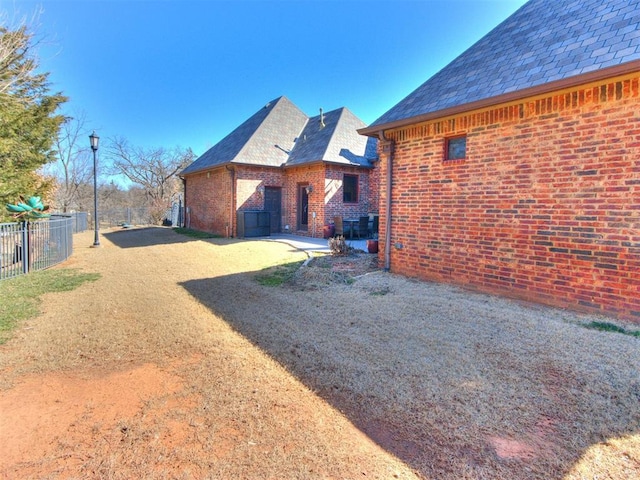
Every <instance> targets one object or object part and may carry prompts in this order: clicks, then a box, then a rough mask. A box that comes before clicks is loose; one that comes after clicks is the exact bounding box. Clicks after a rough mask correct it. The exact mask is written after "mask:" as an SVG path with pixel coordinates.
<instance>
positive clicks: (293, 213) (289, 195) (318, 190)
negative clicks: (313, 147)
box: [282, 163, 324, 237]
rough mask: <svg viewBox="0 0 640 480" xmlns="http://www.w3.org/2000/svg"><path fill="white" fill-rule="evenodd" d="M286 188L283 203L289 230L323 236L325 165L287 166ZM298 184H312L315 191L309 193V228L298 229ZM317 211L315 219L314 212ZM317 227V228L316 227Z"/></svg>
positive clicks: (285, 221)
mask: <svg viewBox="0 0 640 480" xmlns="http://www.w3.org/2000/svg"><path fill="white" fill-rule="evenodd" d="M285 172H286V177H285V188H284V191H283V193H282V197H283V198H282V203H283V210H284V218H285V220H284V223H283V225H289V227H290V229H289V232H291V233H295V234H296V235H304V236H312V235H314V233H315V236H316V237H322V227H323V225H324V224H323V222H322V219H323V218H324V202H323V201H322V198H323V185H324V165H323V164H322V163H316V164H312V165H307V166H300V167H295V168H287V169H286V170H285ZM298 185H311V186H312V187H313V192H311V194H309V223H308V229H307V230H300V229H298V219H297V208H298V207H297V202H298ZM313 212H315V213H316V218H315V220H314V219H313V216H312V213H313ZM314 227H315V229H314Z"/></svg>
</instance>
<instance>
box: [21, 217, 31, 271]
mask: <svg viewBox="0 0 640 480" xmlns="http://www.w3.org/2000/svg"><path fill="white" fill-rule="evenodd" d="M29 247H30V245H29V222H22V252H21V253H22V272H23V273H29Z"/></svg>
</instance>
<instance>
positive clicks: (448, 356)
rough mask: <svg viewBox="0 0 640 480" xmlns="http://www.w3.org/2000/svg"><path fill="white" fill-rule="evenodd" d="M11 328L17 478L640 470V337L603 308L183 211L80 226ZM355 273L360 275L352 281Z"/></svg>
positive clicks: (2, 349) (3, 369) (7, 462)
mask: <svg viewBox="0 0 640 480" xmlns="http://www.w3.org/2000/svg"><path fill="white" fill-rule="evenodd" d="M74 242H75V253H74V256H73V258H72V259H71V260H69V261H68V262H66V263H65V264H64V265H61V266H60V267H58V268H77V269H80V270H82V271H86V272H99V273H100V274H101V278H100V279H99V280H98V281H96V282H93V283H86V284H84V285H82V286H81V287H79V288H78V289H76V290H74V291H72V292H64V293H55V294H48V295H46V296H45V298H44V301H43V303H42V314H41V315H40V316H39V317H37V318H35V319H33V320H30V321H28V322H23V323H22V324H20V326H19V328H18V330H17V331H16V333H15V335H14V338H13V339H12V340H10V341H9V342H8V343H6V344H5V345H3V346H0V373H1V377H0V445H2V455H0V478H3V479H25V478H34V479H36V478H37V479H41V478H51V479H57V478H96V479H97V478H100V479H103V478H107V479H130V478H148V479H356V478H358V479H364V478H375V479H387V478H405V479H410V478H420V479H434V480H435V479H451V480H454V479H455V480H458V479H558V480H559V479H566V480H578V479H594V480H595V479H600V480H601V479H607V478H608V479H633V478H640V339H638V338H634V337H630V336H625V335H621V334H616V333H605V332H598V331H594V330H588V329H586V328H584V327H583V326H582V325H581V324H582V323H585V322H588V321H591V320H593V319H594V317H584V316H579V315H576V314H573V313H570V312H566V311H561V310H554V309H549V308H543V307H539V306H533V305H523V304H520V303H515V302H510V301H507V300H503V299H498V298H495V297H490V296H485V295H478V294H474V293H470V292H467V291H463V290H460V289H456V288H453V287H450V286H443V285H436V284H430V283H425V282H417V281H413V280H410V279H405V278H402V277H398V276H394V275H391V274H388V273H384V272H381V271H376V270H375V269H374V268H373V267H372V264H371V256H367V255H361V256H359V257H350V258H345V259H340V260H339V261H336V260H331V259H315V260H313V261H312V262H311V263H310V264H309V265H308V266H307V267H303V268H302V269H301V270H300V271H299V272H298V274H297V275H296V276H295V277H294V279H293V280H292V281H291V282H290V283H289V284H288V285H286V286H280V287H269V286H263V285H261V284H259V283H258V282H257V281H256V278H255V277H256V272H258V271H260V270H261V269H263V268H265V267H268V266H271V265H273V264H274V263H287V262H292V261H300V260H304V259H305V258H306V257H305V256H304V254H302V253H301V252H298V251H295V250H293V249H292V248H291V247H289V246H288V245H286V244H282V243H278V242H266V241H237V240H194V239H191V238H188V237H184V236H180V235H178V234H176V233H174V232H173V231H172V230H170V229H166V228H146V229H132V230H121V231H116V230H114V231H110V232H105V234H104V235H103V236H102V245H103V246H102V247H101V248H99V249H92V248H89V245H91V243H92V232H87V233H85V234H80V235H76V236H75V238H74ZM354 279H355V280H354Z"/></svg>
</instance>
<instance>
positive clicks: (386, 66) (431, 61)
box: [0, 0, 525, 155]
mask: <svg viewBox="0 0 640 480" xmlns="http://www.w3.org/2000/svg"><path fill="white" fill-rule="evenodd" d="M524 3H525V1H524V0H395V1H394V0H388V1H376V0H342V1H339V0H253V1H250V0H210V1H206V0H199V1H189V0H186V1H178V0H164V1H161V0H155V1H152V0H137V1H124V0H110V1H103V0H75V1H62V0H43V1H40V2H32V1H28V0H0V10H3V11H4V12H5V13H7V14H8V15H9V18H15V15H16V12H18V14H31V13H33V11H34V10H35V9H36V8H38V6H39V7H40V8H41V9H42V10H43V12H42V13H41V15H40V17H39V26H38V27H37V29H36V31H37V32H38V34H39V35H41V36H44V37H45V42H44V43H43V45H42V46H41V47H40V54H39V55H40V60H41V67H42V68H41V70H43V71H48V72H50V80H51V82H52V84H53V85H52V87H53V89H54V90H56V91H61V92H62V93H64V94H65V95H67V96H68V97H69V98H70V101H69V102H68V103H67V104H66V105H65V107H64V112H63V113H65V114H70V115H74V114H76V113H78V112H84V113H85V115H86V117H87V127H88V128H89V129H95V130H96V132H97V133H98V135H100V137H101V138H109V137H114V136H121V137H124V138H126V139H128V140H129V141H130V142H131V143H132V144H133V145H137V146H142V147H160V146H163V147H175V146H180V147H191V148H192V149H193V150H194V152H195V153H196V154H197V155H200V154H202V153H204V152H205V151H206V149H207V148H209V147H211V146H212V145H214V144H215V143H217V142H218V141H219V140H220V139H222V138H223V137H224V136H226V135H227V134H228V133H230V132H231V131H232V130H233V129H234V128H236V127H237V126H238V125H240V123H242V122H243V121H244V120H246V119H247V118H248V117H249V116H251V115H252V114H253V113H255V112H256V111H257V110H258V109H260V107H262V106H263V105H264V104H265V103H267V102H268V101H270V100H272V99H274V98H277V97H279V96H281V95H285V96H287V97H288V98H289V99H290V100H291V101H292V102H293V103H295V104H296V105H298V107H300V108H301V109H302V110H303V111H304V112H305V113H307V115H310V116H312V115H317V114H318V109H319V108H320V107H322V108H324V110H325V111H329V110H333V109H335V108H339V107H342V106H346V107H347V108H349V109H350V110H351V111H352V112H353V113H354V114H355V115H357V116H358V117H360V118H361V119H362V120H363V121H364V122H365V123H367V124H369V123H371V122H373V121H374V120H375V119H377V118H378V117H379V116H381V115H382V114H383V113H384V112H386V111H387V110H388V109H389V108H391V107H392V106H393V105H395V104H396V103H397V102H398V101H400V100H401V99H402V98H404V97H405V96H406V95H408V94H409V93H410V92H411V91H413V90H414V89H415V88H416V87H418V86H419V85H420V84H422V83H423V82H424V81H426V80H427V79H428V78H429V77H430V76H432V75H433V74H434V73H436V72H437V71H438V70H440V69H441V68H442V67H444V66H445V65H446V64H447V63H449V62H450V61H451V60H453V59H454V58H455V57H456V56H458V55H459V54H460V53H462V52H463V51H464V50H466V49H467V48H468V47H470V46H471V45H472V44H473V43H475V42H476V41H478V40H479V39H480V38H481V37H482V36H484V35H485V34H486V33H488V32H489V31H490V30H491V29H492V28H493V27H495V26H496V25H498V24H499V23H500V22H502V21H503V20H504V19H506V18H507V17H508V16H509V15H510V14H511V13H513V12H514V11H516V10H517V9H518V8H519V7H520V6H521V5H523V4H524ZM87 142H88V140H87Z"/></svg>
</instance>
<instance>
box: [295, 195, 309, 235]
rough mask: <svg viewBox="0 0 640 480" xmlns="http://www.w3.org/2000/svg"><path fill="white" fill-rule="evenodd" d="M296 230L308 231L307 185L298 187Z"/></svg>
mask: <svg viewBox="0 0 640 480" xmlns="http://www.w3.org/2000/svg"><path fill="white" fill-rule="evenodd" d="M297 218H298V230H309V194H308V193H307V185H298V214H297Z"/></svg>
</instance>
